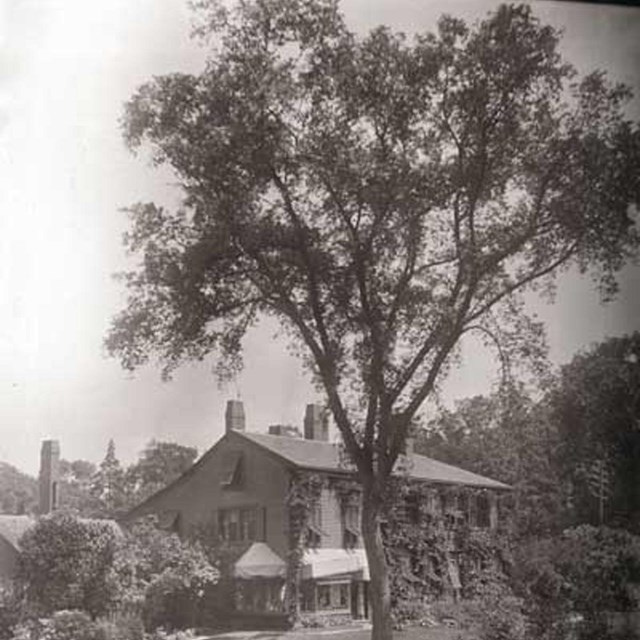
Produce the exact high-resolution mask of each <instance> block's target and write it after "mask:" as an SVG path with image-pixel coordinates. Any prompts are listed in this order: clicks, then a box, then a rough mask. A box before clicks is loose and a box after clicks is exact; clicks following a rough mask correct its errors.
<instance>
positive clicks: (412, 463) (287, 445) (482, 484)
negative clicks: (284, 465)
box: [232, 431, 510, 489]
mask: <svg viewBox="0 0 640 640" xmlns="http://www.w3.org/2000/svg"><path fill="white" fill-rule="evenodd" d="M232 433H233V434H236V435H238V436H240V437H241V438H246V439H247V440H249V441H251V442H253V443H254V444H257V445H258V446H260V447H262V448H264V449H266V450H268V451H269V452H271V453H272V454H275V455H276V456H278V457H279V458H281V459H283V460H284V461H286V462H288V463H289V464H292V465H294V466H295V467H299V468H301V469H309V470H316V471H325V472H334V473H335V472H339V473H340V472H341V473H351V472H353V470H354V468H353V465H352V464H350V463H349V462H348V460H347V459H346V455H345V453H344V450H343V448H342V447H341V446H340V445H338V444H333V443H330V442H322V441H319V440H305V439H304V438H291V437H287V436H276V435H268V434H263V433H248V432H242V431H233V432H232ZM403 466H404V467H406V471H407V473H408V474H409V476H410V477H411V478H414V479H416V480H424V481H428V482H434V483H440V484H457V485H466V486H473V487H479V488H487V489H509V488H510V487H509V486H508V485H506V484H503V483H502V482H498V481H497V480H492V479H491V478H487V477H485V476H481V475H478V474H477V473H472V472H471V471H465V470H464V469H460V468H459V467H454V466H453V465H450V464H445V463H444V462H439V461H438V460H434V459H433V458H428V457H426V456H422V455H419V454H417V453H414V454H411V455H409V456H408V459H406V462H404V464H403Z"/></svg>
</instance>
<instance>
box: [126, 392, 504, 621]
mask: <svg viewBox="0 0 640 640" xmlns="http://www.w3.org/2000/svg"><path fill="white" fill-rule="evenodd" d="M328 426H329V425H328V417H327V414H326V412H325V410H324V409H323V408H322V407H320V406H318V405H308V406H307V408H306V414H305V417H304V433H303V434H300V433H299V431H298V430H297V429H295V428H292V427H285V426H281V425H275V426H271V427H270V428H269V432H268V433H251V432H248V431H247V430H246V428H245V415H244V408H243V405H242V403H241V402H240V401H238V400H232V401H229V402H228V404H227V409H226V414H225V433H224V435H223V437H222V438H221V439H220V440H218V441H217V442H216V443H215V444H214V445H213V447H211V449H209V450H208V451H207V452H206V453H205V454H204V455H203V456H202V457H201V458H200V459H199V460H198V461H196V463H195V464H194V465H193V466H192V467H191V468H190V469H188V470H187V471H186V472H185V473H184V474H183V475H182V476H181V477H179V478H178V479H177V480H175V481H174V482H172V483H171V484H169V485H168V486H167V487H165V488H164V489H162V490H160V491H159V492H158V493H156V494H154V495H152V496H151V497H150V498H148V499H147V500H146V501H144V502H143V503H142V504H140V505H138V506H136V507H135V508H134V509H133V510H131V511H130V512H129V513H128V514H127V515H126V516H125V518H124V521H125V522H131V521H134V520H136V519H137V518H140V517H143V516H145V515H155V516H156V517H157V518H158V521H159V524H160V525H161V526H162V527H165V528H166V529H170V530H173V531H175V532H177V533H179V534H181V535H188V534H189V533H190V532H192V531H194V530H196V529H198V528H199V527H206V526H209V527H213V529H214V530H215V535H216V538H217V540H218V541H219V542H220V543H221V544H223V545H224V546H225V548H226V549H228V550H231V552H232V560H233V562H232V563H231V572H232V574H233V577H234V579H235V580H234V583H235V600H234V605H233V606H234V608H235V610H236V611H237V612H238V613H239V614H242V613H245V614H247V615H248V614H251V613H257V612H262V613H272V614H274V615H278V614H280V615H282V614H284V613H285V612H286V610H287V602H290V601H291V598H292V597H294V598H295V601H296V606H299V607H300V609H301V610H302V613H303V614H322V615H325V614H330V615H343V616H350V617H353V618H361V617H367V616H368V597H367V592H368V581H369V572H368V566H367V559H366V555H365V552H364V549H363V544H362V537H361V534H360V524H359V523H360V513H359V511H360V504H359V494H358V492H357V491H355V492H354V491H353V490H350V491H345V487H347V488H348V487H351V488H353V487H354V486H356V487H357V484H355V483H354V480H353V478H354V470H353V467H351V466H350V465H349V464H348V463H347V462H346V460H345V456H344V452H343V451H342V448H341V447H340V446H339V445H338V444H336V443H332V442H330V441H329V428H328ZM403 464H404V466H405V467H406V468H407V472H408V473H409V475H410V477H411V481H412V482H416V483H421V484H422V485H426V486H430V487H434V488H436V489H437V488H439V487H456V486H458V487H462V486H464V487H473V488H475V489H476V490H477V491H478V492H479V493H480V494H481V495H482V496H485V497H486V499H485V500H484V501H483V504H484V506H485V508H486V509H485V511H486V513H485V515H484V516H483V517H481V518H479V521H482V522H483V523H484V524H485V525H486V526H493V527H495V526H496V524H497V517H498V512H497V500H496V494H497V493H498V492H500V491H504V490H505V489H508V488H509V487H507V486H506V485H504V484H502V483H500V482H497V481H495V480H492V479H489V478H485V477H483V476H480V475H477V474H474V473H470V472H468V471H465V470H463V469H459V468H457V467H454V466H451V465H448V464H444V463H441V462H438V461H436V460H432V459H431V458H427V457H425V456H421V455H417V454H415V453H412V452H411V451H410V452H408V454H407V455H406V456H404V459H403ZM305 478H306V479H310V478H315V485H314V486H315V487H316V494H315V497H314V499H313V501H312V502H311V504H310V506H309V509H308V514H307V516H306V518H305V519H304V522H303V529H304V531H303V532H302V534H303V535H302V540H301V542H302V549H301V550H300V553H298V555H297V556H296V548H297V546H296V545H297V544H298V543H297V540H298V538H296V535H295V533H296V531H295V528H296V524H295V520H294V518H293V511H294V505H293V503H292V501H291V495H292V487H294V486H301V485H300V482H301V479H302V480H304V479H305ZM296 483H298V484H296ZM436 494H437V491H436ZM434 504H435V501H434ZM476 512H477V509H476ZM293 562H297V563H298V564H297V566H295V567H293V570H292V563H293ZM292 574H293V575H294V578H293V582H292V579H291V576H292ZM293 592H295V595H292V593H293Z"/></svg>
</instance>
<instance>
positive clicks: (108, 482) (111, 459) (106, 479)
mask: <svg viewBox="0 0 640 640" xmlns="http://www.w3.org/2000/svg"><path fill="white" fill-rule="evenodd" d="M90 494H91V496H92V497H93V498H94V499H96V500H98V501H99V504H100V509H101V513H100V514H99V515H101V516H103V517H104V516H106V517H113V516H115V515H117V514H119V513H120V512H122V511H123V509H124V508H125V506H126V492H125V477H124V470H123V469H122V466H121V465H120V460H118V458H117V457H116V446H115V443H114V442H113V440H109V444H108V445H107V453H106V455H105V457H104V460H103V461H102V462H101V463H100V466H99V467H98V471H97V472H96V473H95V474H94V475H93V477H92V479H91V488H90Z"/></svg>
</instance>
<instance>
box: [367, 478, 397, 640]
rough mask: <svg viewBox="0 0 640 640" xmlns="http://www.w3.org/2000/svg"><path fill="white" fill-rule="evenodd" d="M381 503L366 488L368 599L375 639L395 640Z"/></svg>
mask: <svg viewBox="0 0 640 640" xmlns="http://www.w3.org/2000/svg"><path fill="white" fill-rule="evenodd" d="M380 511H381V504H380V500H379V498H378V497H377V496H376V495H375V493H374V492H373V491H372V490H371V489H367V488H366V487H365V489H364V495H363V504H362V538H363V541H364V547H365V550H366V552H367V560H368V562H369V575H370V580H371V581H370V584H369V596H370V599H371V622H372V624H373V633H372V635H371V638H372V640H392V638H393V626H392V624H391V592H390V588H389V571H388V568H387V562H386V559H385V556H384V547H383V545H382V532H381V531H380Z"/></svg>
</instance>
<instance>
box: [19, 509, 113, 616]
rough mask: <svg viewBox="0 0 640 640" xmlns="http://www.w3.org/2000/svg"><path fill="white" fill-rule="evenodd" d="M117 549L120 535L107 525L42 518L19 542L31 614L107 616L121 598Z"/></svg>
mask: <svg viewBox="0 0 640 640" xmlns="http://www.w3.org/2000/svg"><path fill="white" fill-rule="evenodd" d="M117 548H118V539H117V534H116V532H115V530H114V528H113V527H112V526H111V525H109V524H107V523H104V522H100V521H82V520H79V519H78V518H76V517H75V516H73V515H69V514H65V513H54V514H53V515H51V516H46V517H43V518H40V519H39V520H38V522H37V523H36V524H35V525H34V526H33V527H32V528H31V529H29V530H28V531H27V532H26V533H25V534H24V535H23V536H22V539H21V541H20V549H21V551H20V556H19V579H20V580H21V581H22V582H23V583H24V585H25V589H26V591H25V593H26V598H27V602H28V604H29V606H30V608H31V609H32V611H33V612H34V613H35V614H36V615H40V616H42V615H50V614H51V613H53V612H54V611H59V610H62V609H79V610H82V611H85V612H87V613H88V614H90V615H91V616H93V617H95V616H98V615H102V614H105V613H107V612H108V611H109V610H110V609H111V608H112V606H113V605H114V602H115V599H116V596H117V582H116V580H115V575H114V573H113V562H114V558H115V554H116V551H117Z"/></svg>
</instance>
